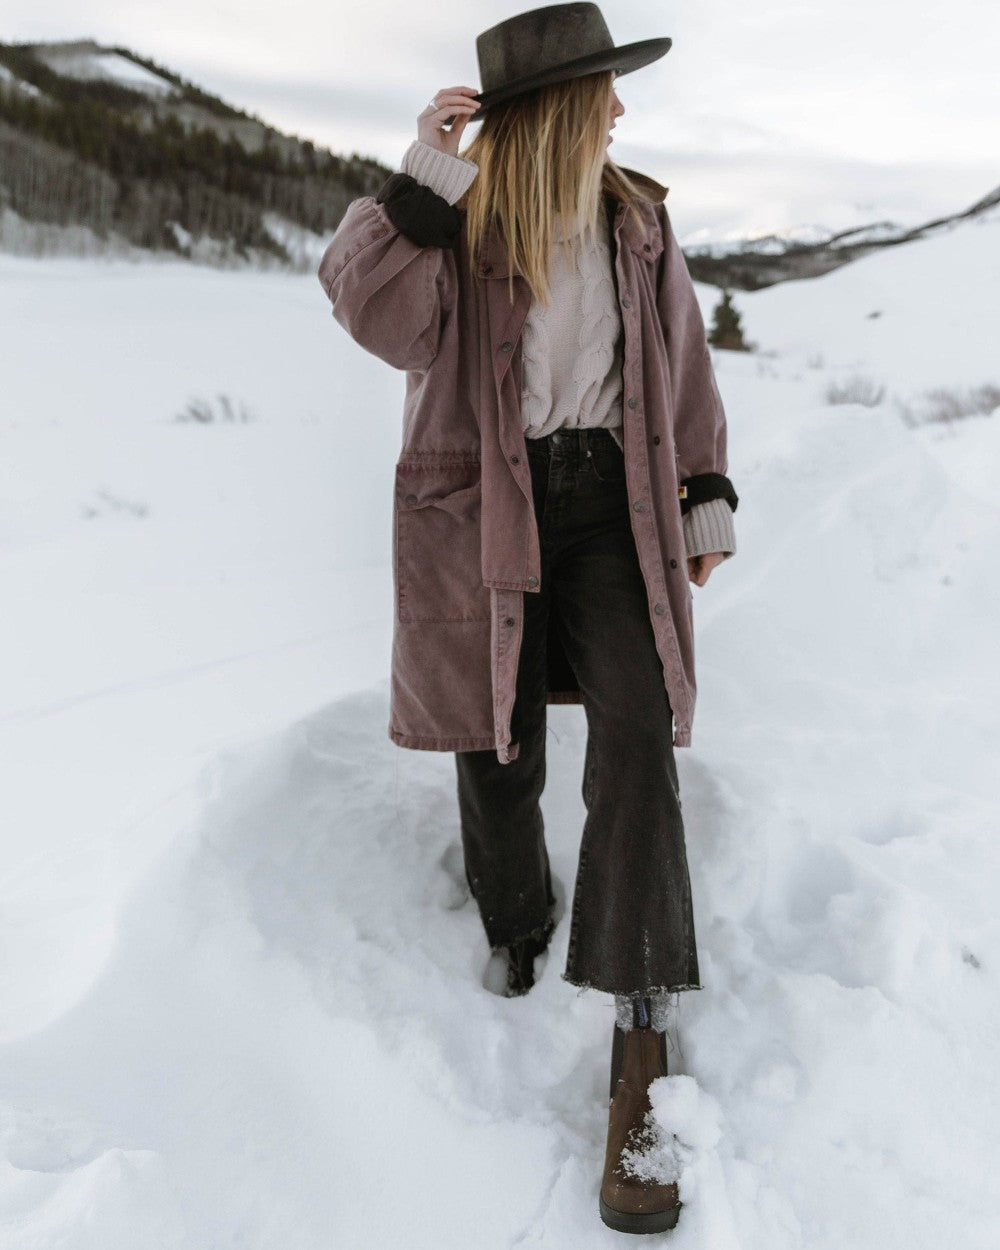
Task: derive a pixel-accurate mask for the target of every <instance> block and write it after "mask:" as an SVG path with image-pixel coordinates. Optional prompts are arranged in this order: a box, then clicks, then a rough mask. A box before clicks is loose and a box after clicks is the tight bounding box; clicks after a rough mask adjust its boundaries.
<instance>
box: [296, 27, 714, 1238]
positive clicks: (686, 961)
mask: <svg viewBox="0 0 1000 1250" xmlns="http://www.w3.org/2000/svg"><path fill="white" fill-rule="evenodd" d="M670 42H671V41H670V40H669V39H653V40H646V41H643V42H641V43H637V44H630V45H627V46H624V47H618V48H616V47H615V45H614V42H613V40H612V38H611V36H610V34H609V33H608V30H607V26H606V25H605V23H604V19H603V17H602V16H601V13H600V10H599V9H598V8H597V6H596V5H593V4H561V5H552V6H548V7H546V8H543V9H535V10H532V11H530V12H527V13H522V14H520V15H518V16H516V17H513V18H511V19H509V20H508V21H505V22H501V23H500V24H499V25H497V26H494V27H493V28H491V29H490V30H488V31H486V32H485V33H484V34H482V35H480V36H479V39H478V41H477V51H478V57H479V67H480V76H481V80H482V82H483V90H482V91H481V92H479V93H477V92H475V90H474V89H473V88H472V87H462V86H460V87H450V88H445V89H443V90H441V91H439V92H438V93H437V94H436V96H435V97H434V99H433V100H432V101H431V102H430V104H429V105H428V106H427V107H426V108H425V109H424V110H423V112H422V113H421V114H420V116H419V118H418V123H417V133H418V138H417V140H416V141H415V142H414V143H413V144H411V146H410V148H409V149H408V151H407V152H406V155H405V157H404V159H403V164H402V169H401V171H400V172H399V173H396V174H394V175H392V177H390V178H389V179H388V180H387V182H386V183H385V184H384V186H383V187H382V188H381V190H380V191H379V192H378V194H377V195H376V196H365V197H362V198H360V199H358V200H356V201H354V203H352V204H351V205H350V207H349V209H348V211H347V214H346V215H345V217H344V220H343V222H342V223H341V225H340V227H339V228H338V230H337V233H336V235H335V236H334V238H333V240H332V242H331V243H330V245H329V247H328V248H327V250H326V253H325V255H324V257H323V261H322V264H321V266H320V280H321V281H322V283H323V286H324V289H325V290H326V292H327V294H328V296H329V298H330V300H331V302H332V304H333V313H334V316H335V317H336V318H337V320H338V321H339V322H340V323H341V324H342V325H343V326H344V327H345V328H346V329H347V330H348V332H349V333H350V334H352V335H353V337H354V338H355V339H356V340H357V341H358V342H359V343H361V344H362V345H363V346H364V347H366V348H367V349H368V350H370V351H372V352H374V353H375V354H376V355H378V356H379V357H380V358H381V359H383V360H385V361H387V362H388V363H390V364H392V365H394V366H396V367H397V368H401V369H404V370H406V399H405V405H404V429H403V448H402V452H401V454H400V458H399V462H398V465H397V470H396V491H395V504H394V521H395V531H394V542H393V563H394V578H395V590H396V614H395V621H394V640H393V660H392V688H391V694H392V709H391V720H390V725H389V734H390V737H391V738H392V739H393V740H394V741H395V742H397V743H398V744H400V745H402V746H407V747H413V748H416V749H426V750H449V751H454V752H455V760H456V767H457V773H458V801H459V811H460V817H461V831H462V845H463V850H464V854H465V867H466V875H467V878H468V881H469V886H470V889H471V891H472V893H473V895H474V896H475V899H476V902H477V905H478V907H479V911H480V915H481V917H482V921H483V925H484V928H485V930H486V936H487V939H488V942H489V944H490V946H491V948H492V950H493V951H494V952H495V953H500V954H501V955H502V957H503V958H504V960H505V962H506V992H507V993H509V994H511V995H516V994H523V993H526V992H528V991H529V990H530V989H531V987H532V985H533V983H534V960H535V959H536V958H537V957H538V956H539V955H540V954H541V953H542V952H543V951H544V950H545V948H546V946H547V944H548V941H549V938H550V936H551V933H552V931H553V928H554V925H555V915H554V907H555V898H554V895H553V890H552V881H551V875H550V872H549V863H548V856H547V853H546V848H545V840H544V836H543V827H542V815H541V810H540V807H539V797H540V795H541V792H542V788H543V785H544V780H545V713H546V707H547V704H548V703H552V702H575V703H582V704H583V706H584V709H585V711H586V715H587V725H588V740H587V753H586V760H585V763H584V778H583V795H584V800H585V803H586V806H587V819H586V822H585V825H584V829H583V836H582V841H581V848H580V859H579V868H578V874H577V879H576V885H575V893H574V898H573V906H572V914H571V924H570V934H569V949H568V955H567V964H566V971H565V973H564V979H566V980H568V981H569V982H571V983H572V984H574V985H579V986H588V987H592V988H596V989H599V990H604V991H606V992H608V993H610V994H613V995H615V1003H616V1022H615V1026H614V1031H613V1044H612V1073H611V1106H610V1115H609V1128H608V1145H607V1152H606V1158H605V1168H604V1176H603V1180H602V1184H601V1193H600V1212H601V1216H602V1218H603V1219H604V1221H605V1223H606V1224H608V1225H610V1226H611V1227H612V1228H616V1229H618V1230H620V1231H624V1232H639V1233H644V1232H657V1231H661V1230H662V1229H666V1228H671V1227H673V1226H674V1224H675V1223H676V1221H677V1217H678V1212H679V1207H680V1203H679V1197H678V1191H677V1186H676V1183H674V1182H673V1181H672V1180H671V1179H670V1178H669V1177H667V1176H664V1175H658V1174H657V1169H656V1167H655V1166H653V1167H651V1166H648V1165H647V1166H638V1165H637V1163H636V1159H637V1158H638V1157H640V1156H642V1154H643V1152H644V1150H645V1153H646V1154H647V1156H648V1154H649V1151H648V1147H649V1145H650V1141H651V1139H650V1137H649V1127H650V1122H649V1121H648V1120H647V1116H648V1113H649V1111H650V1101H649V1097H648V1093H647V1091H648V1086H649V1084H650V1082H651V1081H652V1080H654V1079H655V1078H656V1077H658V1076H662V1075H664V1074H665V1073H666V1046H665V1041H664V1028H665V1023H666V1012H667V1005H668V995H669V994H671V993H675V992H678V991H680V990H686V989H696V988H699V981H698V963H697V954H696V949H695V938H694V924H693V916H692V909H691V895H690V884H689V879H688V870H687V862H686V857H685V845H684V828H683V823H682V819H681V804H680V798H679V795H678V785H677V772H676V767H675V762H674V755H673V747H674V746H687V745H689V743H690V733H691V718H692V713H693V708H694V693H695V683H694V668H693V637H692V622H691V591H690V586H689V584H688V581H689V579H690V581H693V582H695V583H697V584H698V585H704V584H705V583H706V582H707V580H708V578H709V576H710V574H711V572H712V570H713V568H714V567H715V566H716V565H717V564H719V563H720V562H721V561H722V560H723V559H725V558H726V557H727V556H728V555H731V554H732V553H733V552H734V550H735V542H734V538H733V527H732V512H733V511H734V510H735V507H736V502H737V498H736V494H735V492H734V490H733V488H732V485H731V483H730V481H729V479H728V477H727V476H726V467H727V465H726V423H725V415H724V412H723V408H722V403H721V400H720V398H719V394H718V390H717V387H716V385H715V379H714V375H713V372H712V365H711V360H710V358H709V353H708V347H707V344H706V340H705V332H704V325H703V322H702V319H701V316H700V313H699V310H698V305H697V302H696V299H695V295H694V291H693V288H692V285H691V280H690V277H689V275H688V272H687V268H686V266H685V264H684V258H683V255H682V254H681V252H680V248H679V247H678V245H677V242H676V239H675V237H674V235H673V231H672V229H671V226H670V222H669V218H668V217H667V213H666V209H665V207H664V205H663V200H664V198H665V195H666V190H665V188H663V187H662V186H660V184H658V183H656V182H655V181H654V180H652V179H650V178H647V177H645V176H644V175H642V174H639V173H637V172H635V171H632V170H627V171H626V170H622V169H619V168H618V166H616V165H615V164H614V162H613V161H612V160H611V159H610V157H609V155H608V145H609V144H610V142H611V138H612V137H611V133H610V132H611V130H612V129H613V127H614V126H615V124H616V121H617V119H618V118H619V117H620V116H622V114H623V113H624V108H623V106H622V104H621V102H620V100H619V98H618V95H617V93H616V91H615V89H614V85H613V83H614V79H615V77H616V76H618V75H620V74H623V73H627V72H629V71H631V70H634V69H637V68H639V67H640V66H642V65H645V64H648V63H649V62H650V61H652V60H654V59H656V58H657V57H660V56H662V55H664V54H665V53H666V51H667V50H668V49H669V47H670ZM471 122H477V123H481V126H480V129H479V130H478V132H477V134H476V137H475V138H474V139H473V141H472V142H471V143H470V144H469V146H468V147H467V148H466V149H465V151H464V153H463V154H462V155H461V156H460V155H459V154H458V147H459V142H460V140H461V138H462V135H463V133H464V131H465V128H466V126H467V125H468V124H470V123H471ZM449 127H450V128H449Z"/></svg>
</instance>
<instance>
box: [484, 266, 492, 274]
mask: <svg viewBox="0 0 1000 1250" xmlns="http://www.w3.org/2000/svg"><path fill="white" fill-rule="evenodd" d="M492 272H493V266H492V265H483V273H492Z"/></svg>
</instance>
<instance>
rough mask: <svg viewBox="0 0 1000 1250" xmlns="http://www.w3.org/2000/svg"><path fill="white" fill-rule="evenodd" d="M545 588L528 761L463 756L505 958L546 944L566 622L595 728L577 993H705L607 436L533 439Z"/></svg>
mask: <svg viewBox="0 0 1000 1250" xmlns="http://www.w3.org/2000/svg"><path fill="white" fill-rule="evenodd" d="M527 448H528V459H529V462H530V465H531V479H532V488H533V492H534V504H535V515H536V517H537V520H538V532H539V537H540V540H541V551H542V575H541V589H540V591H539V592H538V593H537V594H536V593H528V592H526V593H525V595H524V634H523V641H522V646H521V655H520V661H519V666H518V675H517V693H516V698H515V703H514V709H513V719H512V725H511V730H512V736H513V738H514V740H515V741H517V742H519V743H520V750H519V753H518V758H517V759H516V760H514V761H513V762H512V763H510V764H501V763H500V762H499V761H498V760H497V757H496V752H495V751H493V750H488V751H460V752H456V755H455V762H456V767H457V771H458V801H459V813H460V817H461V828H462V846H463V850H464V854H465V868H466V874H467V876H468V879H469V885H470V887H471V889H472V892H473V894H474V895H475V898H476V902H477V904H478V906H479V911H480V915H481V917H482V920H483V925H484V927H485V929H486V936H487V939H488V941H489V943H490V945H491V946H492V947H494V948H496V947H498V946H503V945H506V944H508V943H510V942H512V941H514V940H515V939H517V938H519V937H524V936H526V935H528V934H536V935H538V934H540V933H543V932H544V929H545V926H546V923H547V921H548V917H549V912H550V908H551V892H550V877H549V861H548V853H547V851H546V848H545V835H544V829H543V822H542V812H541V808H540V806H539V798H540V796H541V793H542V789H543V787H544V785H545V734H546V707H547V704H546V693H547V685H546V682H547V668H546V664H547V639H548V628H549V617H550V614H554V617H555V620H554V624H555V627H556V628H557V629H558V631H559V637H560V640H561V642H562V645H563V648H564V650H565V653H566V657H567V659H568V660H569V662H570V664H571V665H572V668H573V671H574V673H575V676H576V679H577V682H578V684H579V687H580V692H581V695H582V699H583V705H584V710H585V712H586V716H587V751H586V758H585V761H584V775H583V799H584V803H585V805H586V808H587V818H586V821H585V823H584V827H583V837H582V840H581V845H580V857H579V865H578V869H577V877H576V887H575V891H574V897H573V908H572V916H571V921H570V935H569V951H568V954H567V960H566V970H565V972H564V973H563V976H564V979H565V980H567V981H569V982H571V983H572V984H574V985H585V986H592V987H594V988H596V989H601V990H606V991H608V992H609V993H617V994H635V993H649V992H650V991H653V990H683V989H696V988H698V959H697V952H696V946H695V935H694V918H693V914H692V910H691V884H690V879H689V875H688V867H687V857H686V853H685V847H684V825H683V821H682V819H681V803H680V796H679V793H678V784H677V769H676V765H675V762H674V749H673V729H672V719H673V718H672V713H671V710H670V701H669V699H668V697H667V692H666V689H665V687H664V684H663V665H662V662H661V660H660V657H659V655H658V653H657V651H656V646H655V643H654V639H653V627H652V624H651V622H650V619H649V603H648V596H647V593H646V586H645V582H644V581H643V577H642V573H641V571H640V568H639V559H638V555H637V554H636V549H635V540H634V538H633V536H632V529H631V522H630V513H629V504H628V495H627V491H626V484H625V460H624V456H623V455H622V452H621V450H620V449H619V447H618V444H617V443H616V442H615V440H614V437H613V436H612V435H611V434H610V433H609V432H608V431H607V430H601V429H598V430H594V429H591V430H586V429H560V430H557V431H556V432H555V433H553V434H550V435H548V437H545V438H539V439H528V440H527Z"/></svg>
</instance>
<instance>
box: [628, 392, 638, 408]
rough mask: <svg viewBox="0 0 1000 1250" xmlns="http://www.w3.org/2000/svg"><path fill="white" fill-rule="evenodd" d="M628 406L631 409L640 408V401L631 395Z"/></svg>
mask: <svg viewBox="0 0 1000 1250" xmlns="http://www.w3.org/2000/svg"><path fill="white" fill-rule="evenodd" d="M628 406H629V407H630V408H638V406H639V401H638V400H637V399H636V397H635V396H634V395H630V396H629V401H628Z"/></svg>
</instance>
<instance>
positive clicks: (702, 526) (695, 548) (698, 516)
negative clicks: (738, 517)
mask: <svg viewBox="0 0 1000 1250" xmlns="http://www.w3.org/2000/svg"><path fill="white" fill-rule="evenodd" d="M684 546H685V548H686V551H687V556H688V558H689V559H690V558H692V557H693V556H704V555H708V553H709V552H713V551H719V552H721V553H722V554H723V555H724V556H725V557H726V559H728V558H729V557H730V556H731V555H734V554H735V552H736V529H735V527H734V525H733V510H732V508H731V507H730V506H729V502H728V500H726V499H721V498H720V499H710V500H709V501H708V502H707V503H698V504H695V505H694V507H693V508H690V509H689V510H688V511H687V512H686V513H685V514H684Z"/></svg>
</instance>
